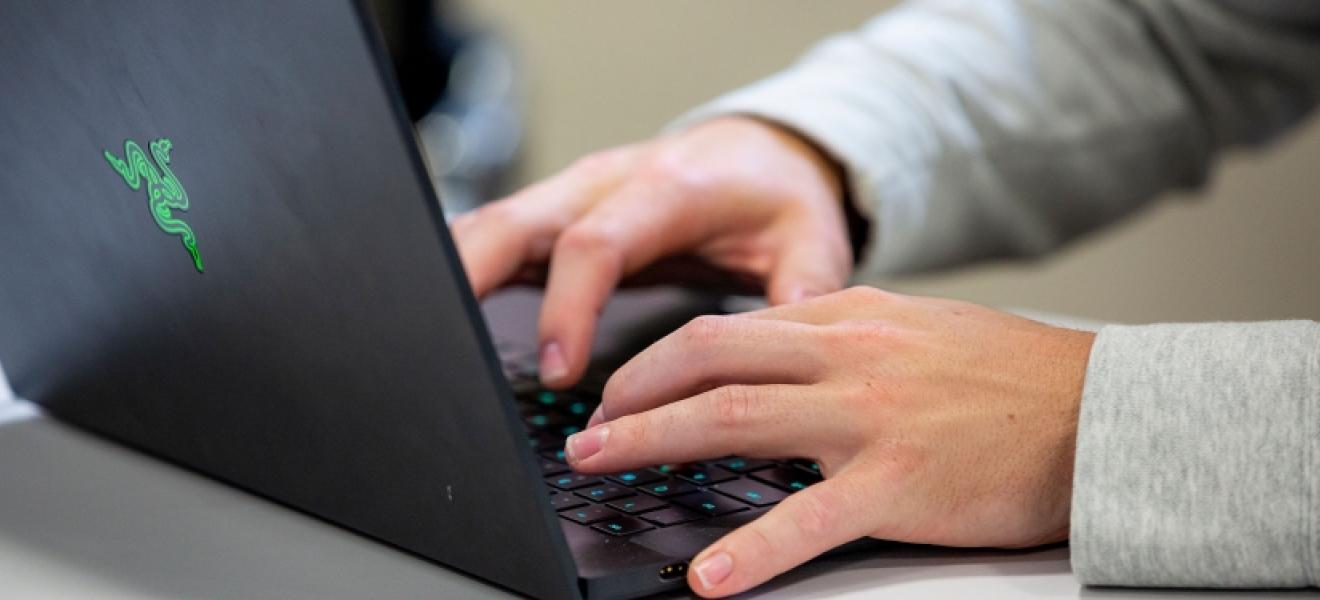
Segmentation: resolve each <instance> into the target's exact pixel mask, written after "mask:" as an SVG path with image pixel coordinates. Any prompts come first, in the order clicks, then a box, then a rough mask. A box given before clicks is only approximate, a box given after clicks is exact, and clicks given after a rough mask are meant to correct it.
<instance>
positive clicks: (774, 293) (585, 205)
mask: <svg viewBox="0 0 1320 600" xmlns="http://www.w3.org/2000/svg"><path fill="white" fill-rule="evenodd" d="M841 185H842V184H841V182H840V180H839V175H838V173H837V169H836V168H835V167H834V166H833V165H832V164H831V163H830V161H829V160H827V159H826V158H825V157H824V156H823V155H821V154H820V153H819V152H818V151H817V150H816V149H814V148H813V147H812V146H811V145H809V144H807V143H806V142H804V141H803V140H802V139H800V138H798V137H797V136H795V135H793V134H791V133H789V132H787V131H785V130H783V129H781V128H779V127H777V126H774V125H771V124H769V123H766V122H763V121H759V120H755V119H751V118H743V117H729V118H721V119H715V120H712V121H709V122H706V123H704V124H701V125H699V126H696V127H694V128H692V129H689V130H686V131H683V132H680V133H677V134H673V135H669V136H665V137H662V138H659V139H656V140H654V141H650V142H646V143H642V144H636V145H631V146H624V147H621V148H616V149H613V150H608V151H605V152H601V153H598V154H595V155H592V156H588V157H586V158H584V159H582V160H580V161H578V162H577V163H576V164H574V165H573V166H571V167H569V168H568V169H566V170H565V171H563V172H561V173H559V174H558V175H555V176H553V177H551V178H549V179H547V180H545V181H542V182H540V183H537V184H535V185H533V186H531V187H528V188H526V189H524V190H522V191H520V192H518V193H516V194H514V195H512V196H510V197H508V198H505V199H502V200H500V201H497V202H494V203H491V204H488V205H486V206H484V207H482V208H481V209H478V210H476V211H474V212H471V213H468V214H465V215H462V216H460V217H458V218H457V219H455V220H454V222H453V224H452V228H453V232H454V239H455V241H456V243H457V245H458V249H459V253H460V254H461V255H462V258H463V265H464V268H465V269H466V270H467V275H468V278H469V279H470V280H471V282H472V287H473V289H474V290H475V292H476V294H477V296H478V297H481V296H484V295H486V294H487V293H489V292H491V291H492V290H494V289H496V288H498V287H500V286H502V285H505V284H508V283H510V282H512V281H515V280H522V279H528V278H531V279H539V278H540V276H541V275H540V273H544V278H545V288H546V289H545V300H544V303H543V305H542V308H541V315H540V326H539V337H540V349H541V359H540V363H541V367H540V372H541V380H542V382H543V383H544V384H545V385H547V386H550V387H553V388H564V387H567V386H569V385H572V384H573V383H575V382H576V381H577V380H578V379H579V378H580V377H581V376H582V373H583V371H584V370H585V369H586V365H587V360H588V358H589V356H590V351H591V348H590V346H591V341H592V339H593V337H594V333H595V328H596V318H597V315H598V314H599V313H600V311H601V309H602V308H603V307H604V305H605V302H606V301H607V300H608V298H609V296H610V294H611V293H612V292H613V290H614V288H615V287H616V286H618V285H619V284H620V282H621V281H623V280H624V279H625V278H629V277H633V276H638V275H642V271H644V270H647V269H648V267H654V266H656V265H655V263H656V262H657V261H661V260H662V259H668V258H688V259H696V262H697V263H704V266H709V267H714V268H715V269H717V270H718V271H719V272H721V273H725V274H728V275H729V278H730V282H733V281H743V280H747V279H750V280H751V281H752V282H753V283H755V284H758V285H759V286H761V287H762V288H763V289H764V290H765V291H766V296H767V298H768V299H769V301H770V303H771V304H784V303H789V302H793V301H796V300H800V299H805V298H809V297H812V296H817V295H821V294H826V293H829V292H833V291H835V290H838V289H840V288H841V287H843V285H844V283H845V282H846V281H847V278H848V274H849V272H850V271H851V269H852V248H851V244H850V243H849V239H848V229H847V225H846V218H845V214H844V210H843V206H842V201H841V199H840V198H841ZM547 266H548V270H546V267H547ZM706 270H707V271H708V270H709V269H706ZM671 271H675V272H676V273H674V274H676V275H678V278H679V279H680V280H682V278H683V277H684V276H691V275H694V274H696V273H699V272H701V271H702V269H699V268H695V267H693V266H691V265H690V264H689V265H687V266H686V267H685V268H682V269H673V270H671Z"/></svg>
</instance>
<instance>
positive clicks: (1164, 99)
mask: <svg viewBox="0 0 1320 600" xmlns="http://www.w3.org/2000/svg"><path fill="white" fill-rule="evenodd" d="M1318 95H1320V3H1317V2H1314V1H1312V0H1237V1H1229V0H1218V1H1211V0H1185V1H1177V0H1164V1H1156V0H1128V1H1120V0H1104V1H1094V2H1076V1H1048V0H975V1H957V0H926V1H917V2H909V3H907V4H904V5H902V6H900V7H899V8H897V9H895V10H892V11H890V12H888V13H885V14H883V15H881V16H880V17H877V18H876V19H874V20H872V21H871V22H869V23H868V24H866V25H865V26H864V27H862V28H861V29H860V30H858V31H855V32H850V33H845V34H842V35H838V36H835V37H833V38H830V39H828V40H826V41H824V42H823V43H821V44H820V45H818V46H817V47H815V48H814V49H812V50H811V51H810V52H808V53H807V54H806V55H805V56H804V57H803V58H802V59H801V60H800V61H799V62H798V63H797V64H795V65H794V66H792V67H790V68H789V69H787V70H785V71H783V72H781V73H779V74H776V75H774V76H772V77H770V78H768V79H765V80H763V81H761V82H758V83H756V84H753V85H751V86H749V87H747V88H744V89H741V90H738V91H735V92H733V93H731V94H728V95H726V96H724V97H722V98H719V99H717V100H715V101H713V102H711V103H710V104H708V105H706V106H703V107H700V108H698V109H696V110H695V111H693V112H692V113H690V114H688V115H686V116H684V117H683V118H681V119H679V121H678V123H676V126H677V127H682V126H685V125H687V124H691V123H693V122H696V121H698V120H702V119H706V118H710V117H712V116H716V115H723V114H735V113H741V114H751V115H757V116H760V117H763V118H766V119H769V120H772V121H776V122H779V123H781V124H783V125H786V126H788V127H789V128H792V129H795V130H797V131H798V132H800V133H802V134H803V135H805V136H806V137H808V138H811V139H812V140H813V141H815V142H816V143H817V144H818V145H819V146H820V147H821V148H823V149H824V150H825V151H826V152H828V153H829V154H831V155H833V157H834V158H835V159H836V160H837V161H838V162H839V163H840V164H841V165H843V166H844V167H845V171H846V173H847V176H848V184H849V189H850V191H851V195H852V197H853V199H854V201H855V203H856V205H857V208H858V209H859V210H860V211H861V213H862V214H863V215H864V216H866V217H868V220H869V221H870V223H871V227H872V231H871V234H870V244H869V247H868V248H867V249H866V251H865V253H864V257H863V259H864V260H862V265H861V270H862V271H863V272H866V273H869V274H889V273H899V272H908V271H919V270H925V269H931V268H936V267H942V266H948V265H954V264H961V263H966V262H969V261H973V260H977V259H982V258H988V257H994V256H1004V255H1033V254H1038V253H1041V252H1044V251H1046V250H1049V249H1051V248H1053V247H1055V246H1057V245H1059V244H1060V243H1062V242H1064V241H1066V240H1068V239H1070V238H1072V237H1075V236H1077V235H1079V234H1081V233H1083V232H1085V231H1088V230H1091V229H1093V228H1095V227H1098V226H1100V225H1103V224H1105V223H1108V222H1111V221H1113V220H1115V219H1117V218H1119V217H1121V216H1123V215H1125V214H1128V213H1130V212H1132V211H1133V210H1135V209H1136V208H1138V207H1139V206H1141V205H1142V204H1144V203H1145V202H1147V201H1149V200H1150V199H1151V198H1153V197H1154V196H1155V195H1156V194H1157V193H1158V192H1160V191H1163V190H1166V189H1169V188H1173V187H1180V186H1182V187H1185V186H1191V185H1195V184H1198V183H1200V182H1201V181H1203V180H1204V179H1205V177H1206V174H1207V172H1208V170H1209V168H1210V166H1211V163H1212V161H1213V158H1214V156H1215V153H1216V151H1217V150H1219V149H1220V148H1223V147H1225V146H1228V145H1232V144H1238V143H1252V142H1258V141H1262V140H1264V139H1267V138H1269V137H1271V136H1272V135H1273V134H1275V133H1277V132H1279V131H1281V130H1283V129H1284V128H1285V127H1287V126H1288V125H1290V124H1292V123H1295V122H1296V121H1298V120H1299V119H1301V118H1302V117H1303V116H1304V115H1305V114H1306V112H1307V111H1308V110H1309V109H1310V108H1311V106H1312V105H1313V104H1314V102H1315V101H1316V98H1317V96H1318Z"/></svg>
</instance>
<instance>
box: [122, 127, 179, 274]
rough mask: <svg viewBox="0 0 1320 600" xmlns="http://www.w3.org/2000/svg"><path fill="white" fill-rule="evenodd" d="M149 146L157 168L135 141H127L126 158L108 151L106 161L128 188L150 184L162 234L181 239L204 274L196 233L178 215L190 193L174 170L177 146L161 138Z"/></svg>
mask: <svg viewBox="0 0 1320 600" xmlns="http://www.w3.org/2000/svg"><path fill="white" fill-rule="evenodd" d="M147 146H148V147H149V148H150V149H151V156H152V157H153V158H155V159H156V164H154V165H153V164H151V159H149V158H148V157H147V153H145V152H143V151H142V147H141V146H138V145H137V142H134V141H133V140H127V141H125V142H124V157H123V158H122V159H121V158H119V157H118V156H115V155H114V153H113V152H110V151H109V150H106V151H105V160H106V162H108V163H110V166H111V167H113V168H114V170H115V172H116V173H119V176H120V177H123V178H124V183H127V184H128V187H130V188H133V189H134V190H140V189H142V184H143V182H145V183H146V185H147V206H148V208H150V209H151V217H152V218H153V219H155V220H156V225H158V226H160V229H161V231H164V232H165V233H168V234H170V235H177V236H179V239H180V240H182V241H183V247H184V248H185V249H187V250H188V256H191V257H192V262H193V266H194V267H196V268H197V272H198V273H201V272H202V271H203V268H202V255H201V254H198V252H197V236H196V235H194V234H193V230H192V227H189V226H188V224H187V223H185V222H183V220H182V219H180V218H178V215H176V214H175V212H176V211H177V212H186V211H187V210H188V193H187V192H185V191H183V184H181V183H179V180H178V178H176V177H175V176H174V172H172V171H170V148H171V147H172V146H173V144H171V143H170V140H169V139H167V138H160V139H158V140H156V141H154V142H151V143H150V144H147ZM158 167H159V168H158Z"/></svg>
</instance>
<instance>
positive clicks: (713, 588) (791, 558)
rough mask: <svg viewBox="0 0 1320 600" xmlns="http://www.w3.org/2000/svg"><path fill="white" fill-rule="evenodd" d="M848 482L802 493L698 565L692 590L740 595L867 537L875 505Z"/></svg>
mask: <svg viewBox="0 0 1320 600" xmlns="http://www.w3.org/2000/svg"><path fill="white" fill-rule="evenodd" d="M861 491H862V490H861V489H859V488H858V487H857V486H856V485H850V484H849V482H848V481H847V479H846V478H836V479H827V480H825V481H823V482H821V483H818V484H816V485H813V486H811V487H809V488H807V489H805V490H803V491H800V492H797V493H795V494H793V495H791V496H789V497H788V498H785V499H784V501H783V502H781V503H779V505H778V506H776V507H774V508H773V509H771V510H770V512H768V513H766V514H764V515H762V516H761V517H760V518H759V519H757V520H755V521H752V522H751V523H748V524H747V525H744V526H742V527H740V528H739V529H737V530H735V531H734V532H732V533H730V534H728V535H726V536H724V537H723V538H722V539H720V540H719V541H717V542H715V543H714V544H713V545H711V546H710V547H709V548H707V549H705V550H703V551H702V552H701V553H700V554H698V555H697V557H696V558H694V559H693V560H692V568H691V569H690V570H689V571H688V585H689V586H691V587H692V590H693V591H695V592H696V593H698V594H700V595H701V596H704V597H707V598H712V597H723V596H729V595H732V594H737V593H740V592H743V591H746V590H748V589H751V588H753V587H755V586H757V585H760V584H762V583H765V582H766V581H768V580H770V578H772V577H774V576H775V575H778V574H780V573H783V572H785V571H787V570H789V569H791V568H793V567H796V566H798V565H800V564H802V563H805V562H807V561H809V560H811V559H813V558H815V557H816V556H818V555H820V554H823V553H825V552H826V551H829V550H831V549H833V548H835V547H837V546H842V545H844V544H846V543H848V542H851V541H853V540H856V539H858V538H861V537H864V536H866V535H867V534H868V533H869V532H870V531H871V530H872V529H873V528H870V527H867V525H866V523H867V519H866V515H868V514H870V511H873V510H874V506H871V504H872V500H871V499H870V498H868V497H867V495H866V494H864V493H860V492H861Z"/></svg>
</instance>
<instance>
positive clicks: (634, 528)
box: [591, 515, 652, 535]
mask: <svg viewBox="0 0 1320 600" xmlns="http://www.w3.org/2000/svg"><path fill="white" fill-rule="evenodd" d="M591 528H592V529H595V530H597V531H603V532H605V533H608V534H610V535H632V534H634V533H639V532H642V531H646V530H647V529H652V527H651V525H650V524H648V523H647V522H646V521H643V520H641V519H636V518H633V517H627V516H623V515H619V516H617V517H612V518H610V519H607V520H605V521H601V522H599V523H596V524H595V525H592V526H591Z"/></svg>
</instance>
